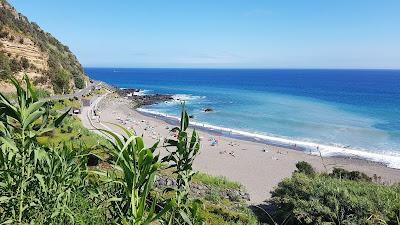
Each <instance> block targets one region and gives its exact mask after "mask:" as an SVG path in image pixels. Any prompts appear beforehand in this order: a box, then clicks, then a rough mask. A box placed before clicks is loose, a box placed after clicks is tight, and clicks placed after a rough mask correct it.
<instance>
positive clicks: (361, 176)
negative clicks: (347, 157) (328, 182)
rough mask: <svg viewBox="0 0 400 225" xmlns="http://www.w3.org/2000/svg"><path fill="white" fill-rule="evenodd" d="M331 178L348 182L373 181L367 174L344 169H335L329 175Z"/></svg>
mask: <svg viewBox="0 0 400 225" xmlns="http://www.w3.org/2000/svg"><path fill="white" fill-rule="evenodd" d="M329 176H331V177H334V178H338V179H346V180H355V181H372V178H371V177H369V176H368V175H367V174H365V173H362V172H360V171H347V170H345V169H342V168H333V171H332V173H330V174H329Z"/></svg>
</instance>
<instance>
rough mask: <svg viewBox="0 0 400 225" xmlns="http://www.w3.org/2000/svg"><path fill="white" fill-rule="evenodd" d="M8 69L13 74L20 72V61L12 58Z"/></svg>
mask: <svg viewBox="0 0 400 225" xmlns="http://www.w3.org/2000/svg"><path fill="white" fill-rule="evenodd" d="M10 69H11V71H13V72H19V71H21V70H22V66H21V63H20V61H18V60H17V59H15V58H13V59H12V60H11V62H10Z"/></svg>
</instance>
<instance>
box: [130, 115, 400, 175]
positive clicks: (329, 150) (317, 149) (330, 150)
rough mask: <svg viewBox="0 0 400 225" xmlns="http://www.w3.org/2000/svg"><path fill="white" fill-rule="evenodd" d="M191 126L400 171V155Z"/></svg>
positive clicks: (167, 118) (168, 118)
mask: <svg viewBox="0 0 400 225" xmlns="http://www.w3.org/2000/svg"><path fill="white" fill-rule="evenodd" d="M135 110H136V111H138V112H139V113H141V114H143V115H145V116H149V117H153V116H156V117H157V118H159V119H161V120H163V121H165V122H167V123H171V124H173V123H174V122H175V123H176V122H177V121H179V118H177V117H174V116H170V115H167V114H164V113H159V112H153V111H150V110H147V109H142V108H140V107H136V108H135ZM191 126H192V127H195V128H196V129H199V130H202V131H205V132H208V133H215V134H218V135H223V136H225V137H229V138H234V139H239V140H247V141H252V142H257V143H261V144H267V145H272V146H276V147H281V148H286V149H291V150H294V151H299V152H303V153H305V154H312V155H317V156H323V157H339V158H356V159H360V160H366V161H371V162H374V163H379V164H382V165H384V166H386V167H388V168H393V169H398V170H400V155H385V154H380V153H375V152H369V151H363V150H359V149H351V148H349V147H338V146H332V145H327V144H319V143H314V142H307V141H301V140H291V139H288V138H283V137H276V136H271V135H263V134H257V133H251V132H247V131H241V130H236V129H231V128H226V127H219V126H215V125H211V124H207V123H202V122H191Z"/></svg>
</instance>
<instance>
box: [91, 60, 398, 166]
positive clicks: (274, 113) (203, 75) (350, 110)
mask: <svg viewBox="0 0 400 225" xmlns="http://www.w3.org/2000/svg"><path fill="white" fill-rule="evenodd" d="M86 72H87V73H88V74H89V75H90V77H91V78H93V79H97V80H103V81H105V82H107V83H110V84H112V85H116V86H118V87H122V88H129V87H131V88H141V89H144V90H145V93H147V94H151V93H164V94H175V101H171V102H163V103H159V104H156V105H151V106H146V107H144V108H143V109H142V110H144V111H145V112H147V113H157V114H159V115H167V116H171V117H176V116H178V115H179V111H180V101H182V100H185V101H186V104H187V107H188V110H189V113H190V114H191V115H193V117H194V118H193V121H194V122H196V124H197V125H199V126H204V127H206V128H208V129H210V130H212V129H215V130H222V131H225V132H233V133H235V134H238V135H244V136H246V135H247V136H252V137H253V138H256V139H260V140H267V141H269V142H271V143H274V142H275V143H278V144H287V145H289V146H291V145H296V146H297V145H298V146H300V147H303V148H304V149H307V150H312V151H316V150H317V148H318V151H321V153H323V154H324V155H346V154H348V155H353V156H358V157H364V158H368V159H370V160H375V161H380V162H384V163H387V164H388V165H389V166H391V167H396V168H400V116H399V115H400V71H395V70H245V69H238V70H232V69H96V68H88V69H86ZM205 108H212V109H213V112H207V113H206V112H204V109H205Z"/></svg>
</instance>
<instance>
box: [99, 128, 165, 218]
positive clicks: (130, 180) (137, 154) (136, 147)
mask: <svg viewBox="0 0 400 225" xmlns="http://www.w3.org/2000/svg"><path fill="white" fill-rule="evenodd" d="M116 126H118V125H116ZM118 127H120V128H121V129H122V130H123V131H124V132H125V135H124V136H122V137H121V136H119V135H117V134H115V133H113V132H111V131H108V130H101V131H103V132H104V133H106V134H108V135H110V136H111V137H112V138H111V140H110V144H111V146H112V148H111V151H110V152H109V154H110V155H111V159H112V160H110V163H111V165H112V167H113V169H112V170H109V171H107V172H106V173H104V172H94V173H96V174H98V175H101V177H103V179H104V181H106V182H109V183H113V184H114V185H117V187H121V188H122V190H123V191H122V193H121V194H120V195H118V196H113V197H112V198H110V199H109V201H111V202H113V203H114V204H113V206H114V208H116V211H117V212H116V214H118V215H119V218H120V221H117V222H119V223H122V224H124V225H128V224H131V225H142V224H143V225H147V224H150V223H152V222H154V221H157V220H159V219H160V218H161V217H162V216H163V215H164V214H165V213H166V212H167V211H168V210H170V205H169V204H164V206H163V208H162V209H160V206H159V205H157V200H156V199H151V198H150V191H151V190H152V189H153V185H154V180H155V176H156V172H157V171H158V170H159V167H160V161H159V155H158V154H156V153H155V150H156V148H157V146H158V142H157V143H155V144H154V145H153V146H151V147H150V148H145V146H144V143H143V139H142V137H140V136H136V135H134V134H133V133H132V132H130V131H129V130H127V129H125V128H124V127H121V126H118Z"/></svg>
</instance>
